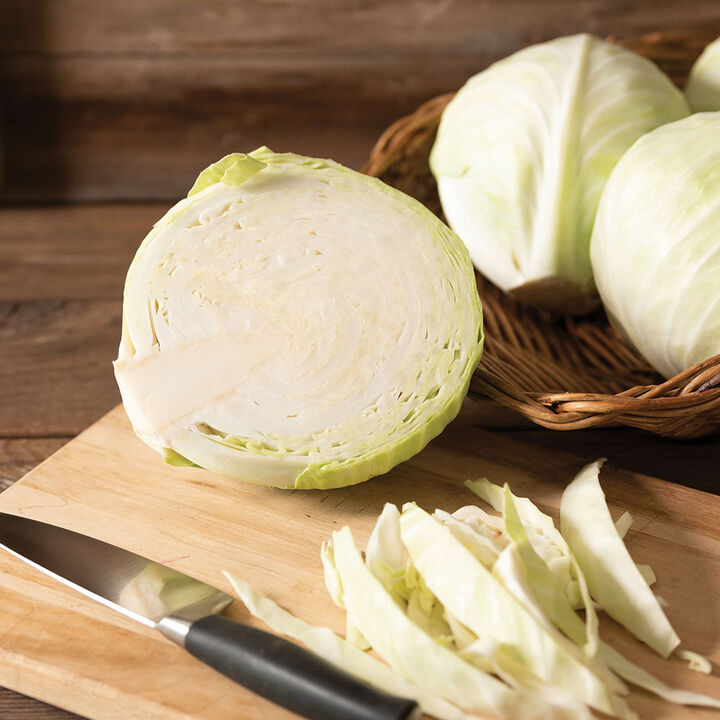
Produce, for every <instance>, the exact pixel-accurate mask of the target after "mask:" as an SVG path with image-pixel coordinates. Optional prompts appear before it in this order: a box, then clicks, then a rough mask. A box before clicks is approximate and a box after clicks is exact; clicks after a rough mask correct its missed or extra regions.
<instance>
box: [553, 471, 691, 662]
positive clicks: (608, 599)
mask: <svg viewBox="0 0 720 720" xmlns="http://www.w3.org/2000/svg"><path fill="white" fill-rule="evenodd" d="M602 463H603V460H597V461H595V462H594V463H590V464H589V465H587V466H586V467H584V468H583V469H582V470H581V471H580V472H579V473H578V475H577V477H576V478H575V479H574V480H573V481H572V482H571V483H570V484H569V485H568V486H567V488H566V489H565V491H564V492H563V495H562V500H561V504H560V522H561V526H562V533H563V536H564V537H565V538H566V540H567V542H568V545H569V546H570V549H571V550H572V551H573V554H574V555H575V557H576V558H577V561H578V563H579V565H580V567H581V568H582V570H583V573H584V574H585V577H586V578H587V582H588V586H589V588H590V592H591V593H592V596H593V597H594V598H595V599H596V600H597V601H598V603H600V605H601V606H602V608H603V610H605V611H606V612H607V613H608V615H610V616H611V617H613V618H614V619H615V620H617V621H618V622H619V623H620V624H621V625H624V626H625V627H626V628H627V629H628V630H629V631H630V632H631V633H633V634H634V635H635V636H636V637H637V638H639V639H640V640H642V641H643V642H644V643H646V644H647V645H649V646H650V647H651V648H653V650H655V651H656V652H658V653H659V654H660V655H662V656H663V657H667V656H668V655H670V653H671V652H672V651H673V650H674V649H675V648H676V647H677V646H678V645H679V644H680V639H679V638H678V636H677V634H676V633H675V631H674V630H673V628H672V626H671V625H670V621H669V620H668V619H667V616H666V615H665V613H664V612H663V610H662V608H661V607H660V604H659V603H658V601H657V598H656V597H655V595H654V594H653V592H652V590H651V589H650V587H649V586H648V584H647V582H646V580H645V578H644V577H643V575H642V573H641V572H640V571H639V570H638V568H637V566H636V565H635V563H634V562H633V559H632V558H631V557H630V553H629V552H628V551H627V548H626V547H625V544H624V543H623V541H622V538H621V537H620V536H619V535H618V532H617V530H616V528H615V524H614V523H613V521H612V518H611V517H610V511H609V510H608V507H607V504H606V502H605V494H604V493H603V491H602V488H601V487H600V481H599V478H598V475H599V472H600V466H601V465H602Z"/></svg>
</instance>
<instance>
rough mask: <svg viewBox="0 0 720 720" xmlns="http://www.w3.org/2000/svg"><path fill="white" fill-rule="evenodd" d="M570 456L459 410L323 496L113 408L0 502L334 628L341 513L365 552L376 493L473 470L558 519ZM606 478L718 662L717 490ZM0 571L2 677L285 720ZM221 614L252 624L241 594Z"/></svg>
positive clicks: (660, 667) (450, 505)
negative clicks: (184, 459)
mask: <svg viewBox="0 0 720 720" xmlns="http://www.w3.org/2000/svg"><path fill="white" fill-rule="evenodd" d="M579 465H580V463H579V462H578V461H577V459H574V458H572V457H568V456H566V455H563V454H560V453H557V452H548V451H545V450H540V449H537V448H533V447H531V446H528V445H524V444H522V443H517V442H513V441H511V440H508V439H506V438H503V437H500V436H491V435H488V434H486V433H482V432H481V431H478V430H477V429H475V428H473V427H472V426H470V425H467V424H466V423H465V422H464V421H463V419H462V418H461V420H460V422H458V423H456V424H454V425H453V426H451V428H450V429H449V430H448V431H447V432H446V433H444V434H443V435H442V436H441V438H438V439H437V440H436V441H434V442H433V443H431V445H430V446H429V447H428V448H427V449H426V450H425V451H424V452H423V453H421V454H420V455H418V456H417V457H416V458H414V459H413V460H411V461H410V462H408V463H405V464H403V465H401V466H399V467H398V468H396V469H395V470H393V471H392V472H391V473H389V474H388V475H386V476H384V477H382V478H377V479H375V480H372V481H370V482H367V483H363V484H361V485H358V486H354V487H350V488H345V489H341V490H336V491H330V492H322V491H315V492H313V491H309V492H308V491H306V492H301V491H296V492H283V491H278V490H272V489H267V488H260V487H255V486H252V485H248V484H242V483H238V482H237V481H233V480H229V479H225V478H222V477H220V476H217V475H213V474H211V473H208V472H206V471H203V470H199V469H177V468H170V467H168V466H166V465H164V464H163V463H162V462H161V461H160V459H159V456H157V455H156V454H155V453H154V452H153V451H151V450H150V449H149V448H147V447H146V446H144V445H142V444H141V443H140V442H139V441H138V440H137V438H135V436H134V435H133V433H132V431H131V429H130V427H129V425H128V423H127V420H126V418H125V415H124V413H123V411H122V409H121V408H118V409H117V410H115V411H113V412H112V413H110V414H109V415H108V416H107V417H106V418H104V419H103V420H102V421H100V422H99V423H98V424H96V425H94V426H93V427H91V428H90V429H89V430H87V431H86V432H85V433H83V434H82V435H81V436H80V437H78V438H77V439H75V440H73V441H72V442H71V443H70V444H69V445H67V446H66V447H64V448H63V449H62V450H60V451H59V452H58V453H57V454H56V455H55V456H53V458H52V459H51V460H49V461H48V462H46V463H44V464H43V465H41V466H40V467H38V468H37V469H36V470H34V471H33V472H31V473H30V474H29V475H28V476H27V477H26V478H24V479H23V480H22V481H20V482H19V483H16V484H15V485H14V486H13V487H12V488H11V489H10V490H8V491H6V492H5V493H3V494H2V496H0V508H2V509H3V510H4V511H10V512H17V513H19V514H22V515H26V516H30V517H35V518H36V519H40V520H46V521H50V522H53V523H56V524H60V525H63V526H66V527H70V528H72V529H75V530H80V531H83V532H86V533H88V534H91V535H94V536H96V537H100V538H102V539H105V540H108V541H110V542H113V543H116V544H120V545H123V546H124V547H127V548H128V549H130V550H133V551H137V552H142V553H144V554H146V555H148V556H150V557H152V558H153V559H156V560H159V561H161V562H164V563H166V564H169V565H171V566H173V567H175V568H177V569H178V570H181V571H184V572H188V573H190V574H192V575H195V576H196V577H198V578H199V579H201V580H204V581H207V582H211V583H214V584H217V585H219V586H220V587H222V588H224V589H228V588H227V583H226V582H225V580H224V579H223V578H222V576H221V575H220V571H221V570H222V569H228V570H230V571H232V572H234V573H236V574H238V575H241V576H243V577H245V578H246V579H248V581H249V582H251V583H252V584H253V585H254V586H255V587H257V589H258V590H260V591H261V592H263V593H267V594H269V595H270V596H271V597H273V598H274V599H276V600H277V601H278V602H280V603H281V604H282V605H284V606H286V607H288V608H291V609H292V610H293V611H295V612H296V613H298V614H299V615H300V616H302V617H303V618H305V619H307V620H308V621H310V622H314V623H322V624H327V625H329V626H331V627H333V628H334V629H335V630H337V631H341V630H342V628H343V625H344V620H343V615H342V612H341V611H340V610H339V609H338V608H336V607H335V606H334V605H333V604H332V602H331V600H330V598H329V596H328V595H327V592H326V590H325V588H324V586H323V581H322V568H321V565H320V561H319V557H318V550H319V545H320V542H321V541H322V540H323V539H325V538H327V537H328V535H329V534H330V533H331V531H332V530H334V529H337V528H339V527H340V526H342V525H343V524H346V523H347V524H350V526H351V528H352V530H353V532H354V534H355V536H356V539H357V541H358V543H360V544H362V545H364V543H365V541H366V539H367V536H368V533H369V530H370V528H371V526H372V523H373V520H374V518H375V517H376V515H377V513H378V512H379V511H380V509H381V508H382V505H383V503H384V502H386V501H387V502H394V503H402V502H404V501H408V500H416V501H418V502H419V503H420V504H421V505H422V506H423V507H426V508H429V509H432V508H434V507H442V508H444V509H447V510H452V509H455V508H457V507H458V506H460V505H461V504H466V503H467V502H472V496H470V495H469V493H468V491H467V490H465V488H464V487H463V486H462V481H463V480H464V479H465V478H467V477H476V476H481V475H485V476H487V477H489V478H490V479H492V480H495V481H496V482H504V481H507V482H509V483H510V484H511V486H512V487H513V489H514V490H515V491H516V492H518V493H519V494H522V495H531V496H532V497H533V498H534V499H535V500H536V501H537V502H538V504H539V505H540V506H541V507H542V508H543V509H545V510H548V511H552V512H556V511H557V508H558V503H559V495H560V491H561V489H562V488H563V487H564V485H565V483H566V482H567V481H568V480H569V479H570V477H572V475H573V474H574V472H575V471H576V470H577V469H578V468H579ZM603 486H604V488H605V490H606V492H607V496H608V499H609V503H610V505H611V509H612V510H613V512H614V513H615V514H619V513H620V512H622V510H625V509H629V510H631V511H632V513H633V515H634V517H635V525H634V526H633V529H632V530H631V532H630V534H629V536H628V543H629V546H630V548H631V551H632V552H633V553H634V555H635V556H636V558H637V560H638V561H639V562H649V563H651V564H652V565H653V567H654V568H655V570H656V572H657V575H658V578H659V580H658V585H657V591H658V592H659V593H660V594H661V595H663V597H665V598H666V599H667V600H668V602H669V603H670V606H669V610H668V613H669V616H670V618H671V621H672V622H673V623H674V625H675V626H676V629H677V631H678V633H679V634H680V636H681V637H683V638H684V639H685V641H686V642H687V645H688V647H692V648H693V649H695V650H697V651H699V652H702V653H704V654H705V655H707V656H709V657H710V658H712V660H713V661H714V662H715V663H719V662H720V636H719V635H718V628H720V499H718V498H716V497H713V496H710V495H706V494H703V493H699V492H698V491H695V490H690V489H687V488H682V487H679V486H675V485H670V484H667V483H664V482H662V481H659V480H655V479H652V478H648V477H645V476H640V475H633V474H632V473H627V472H623V471H619V470H615V469H613V468H609V469H607V470H606V471H605V472H604V473H603ZM0 573H2V576H3V582H2V584H1V589H0V602H1V603H2V605H3V608H4V609H5V610H4V612H3V613H2V614H1V615H0V633H2V636H3V643H2V647H1V648H0V682H2V683H3V684H4V685H6V686H8V687H11V688H13V689H17V690H19V691H21V692H25V693H28V694H31V695H35V696H36V697H39V698H40V699H43V700H46V701H49V702H51V703H53V704H56V705H60V706H62V707H65V708H68V709H70V710H73V711H75V712H79V713H82V714H84V715H89V716H91V717H96V718H127V717H143V718H163V719H172V718H190V717H193V718H214V719H216V720H222V718H226V717H227V718H230V717H232V718H237V717H242V718H244V719H254V718H258V719H259V718H264V719H265V720H268V719H269V718H281V717H283V718H284V717H289V716H288V715H287V713H284V712H281V711H277V710H275V709H274V708H272V707H271V706H270V705H268V704H267V703H265V702H264V701H261V700H259V699H257V698H253V697H251V696H250V695H249V694H248V693H246V692H245V691H244V690H242V689H241V688H239V687H238V686H235V685H233V683H231V682H229V681H226V680H225V679H224V678H221V677H220V676H218V675H216V674H215V673H213V672H212V671H211V670H208V669H207V668H205V667H203V666H201V665H200V664H198V663H197V662H196V661H194V660H193V659H191V658H189V657H188V656H186V655H184V654H183V653H182V651H180V650H179V649H177V648H175V647H174V646H172V645H170V644H169V643H167V642H166V641H164V640H163V639H162V638H160V637H159V636H157V635H155V634H153V632H152V631H150V630H148V629H146V628H144V627H142V626H138V625H136V624H133V623H132V622H131V621H130V620H127V619H126V618H124V617H122V616H119V615H116V614H115V613H112V612H111V611H109V610H108V609H107V608H104V607H102V606H99V605H97V604H95V603H93V602H91V601H88V600H86V599H85V598H82V597H81V596H79V595H77V594H76V593H73V592H72V591H70V590H67V589H65V588H64V587H62V586H60V585H58V584H57V583H55V582H53V581H52V580H50V579H49V578H45V577H44V576H42V575H41V574H39V573H37V571H34V570H32V569H31V568H28V567H26V566H24V565H23V564H22V563H20V562H18V561H16V560H15V559H14V558H10V557H4V556H0ZM231 616H232V617H234V618H236V619H246V613H245V612H244V611H243V609H242V607H241V606H240V604H239V603H236V604H235V605H234V606H233V607H232V608H231ZM603 625H604V632H603V634H604V636H605V637H606V638H607V639H609V640H610V641H611V642H612V643H613V644H616V645H618V646H619V647H621V648H622V650H623V652H626V653H627V654H628V655H629V656H630V657H631V658H633V659H635V660H637V661H640V662H642V664H643V665H644V666H646V667H647V668H648V669H650V670H651V671H653V672H656V673H657V674H658V675H659V676H660V677H662V678H663V679H665V680H666V681H669V682H674V683H677V684H679V685H681V686H683V687H688V688H694V689H697V690H703V691H705V692H714V693H716V694H720V677H718V675H717V674H714V675H712V676H709V677H708V676H702V675H699V674H697V673H692V672H689V671H688V670H687V668H686V665H685V663H683V662H681V661H675V660H672V661H668V662H663V661H661V660H660V659H658V658H657V657H656V656H654V655H653V653H652V652H651V651H650V650H648V649H647V648H644V647H641V646H640V644H639V643H636V642H634V641H632V640H631V639H629V638H627V637H626V635H627V633H625V632H624V631H620V630H619V629H618V628H617V627H616V626H615V625H614V624H613V623H611V622H610V621H608V620H606V619H603ZM158 668H162V669H163V670H162V672H159V671H158ZM631 703H632V705H633V706H634V707H635V708H636V709H638V710H639V711H640V712H641V713H643V714H644V716H645V717H648V718H649V717H652V718H691V719H697V720H700V719H704V718H709V717H711V714H710V713H708V712H706V711H705V712H704V711H701V710H695V709H688V708H677V707H676V706H672V705H669V704H667V703H662V702H659V701H657V700H655V699H653V698H651V697H649V696H647V695H644V694H641V693H633V694H632V696H631ZM238 708H242V710H241V711H240V714H238Z"/></svg>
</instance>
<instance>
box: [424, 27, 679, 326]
mask: <svg viewBox="0 0 720 720" xmlns="http://www.w3.org/2000/svg"><path fill="white" fill-rule="evenodd" d="M687 114H688V108H687V103H686V101H685V98H684V96H683V95H682V93H681V92H680V91H679V90H678V89H677V88H676V87H674V86H673V84H672V83H671V82H670V80H669V79H668V78H667V77H666V76H665V75H664V74H663V73H662V72H661V71H660V70H659V69H658V68H657V67H656V66H655V65H653V64H652V63H651V62H649V61H648V60H646V59H644V58H641V57H639V56H638V55H636V54H634V53H632V52H630V51H628V50H625V49H623V48H621V47H618V46H616V45H610V44H608V43H605V42H603V41H601V40H599V39H597V38H595V37H592V36H590V35H575V36H572V37H563V38H558V39H556V40H553V41H551V42H546V43H543V44H541V45H534V46H532V47H528V48H526V49H524V50H521V51H520V52H517V53H515V54H514V55H511V56H510V57H508V58H506V59H504V60H501V61H500V62H498V63H495V64H494V65H492V66H491V67H489V68H488V69H487V70H484V71H483V72H481V73H479V74H478V75H476V76H475V77H473V78H471V79H470V80H469V81H468V82H467V83H466V85H465V86H464V87H463V88H462V89H461V90H460V91H459V92H458V94H457V95H456V96H455V98H453V100H452V101H451V102H450V104H449V105H448V106H447V108H446V110H445V112H444V113H443V116H442V120H441V122H440V127H439V130H438V135H437V139H436V142H435V145H434V147H433V149H432V154H431V157H430V167H431V169H432V171H433V174H434V175H435V177H436V179H437V183H438V190H439V193H440V199H441V201H442V206H443V210H444V212H445V216H446V217H447V219H448V221H449V223H450V225H451V226H452V227H453V229H454V230H455V231H456V232H457V233H458V234H459V235H460V237H461V238H462V239H463V241H464V242H465V244H466V245H467V247H468V248H469V250H470V254H471V256H472V259H473V262H474V263H475V265H476V267H477V268H478V269H479V270H480V271H481V272H482V273H483V274H485V275H486V276H487V277H488V278H490V280H492V281H493V282H494V283H495V284H496V285H498V286H499V287H500V288H502V289H503V290H505V291H506V292H509V293H510V294H511V295H512V296H514V297H517V298H518V299H520V300H523V301H526V302H530V303H532V304H535V305H539V306H543V307H547V308H550V309H555V310H562V311H566V312H571V313H581V312H585V311H587V310H589V309H591V308H592V307H593V306H594V305H595V304H596V303H597V296H596V291H595V285H594V282H593V277H592V271H591V268H590V257H589V244H590V236H591V233H592V228H593V222H594V220H595V212H596V210H597V205H598V202H599V201H600V195H601V194H602V191H603V188H604V186H605V182H606V181H607V178H608V176H609V175H610V172H611V170H612V169H613V167H614V166H615V164H616V163H617V161H618V160H619V159H620V158H621V157H622V155H623V153H625V151H626V150H627V149H628V148H629V147H630V146H631V145H632V144H633V143H634V142H635V141H636V140H637V139H638V138H639V137H640V136H642V135H644V134H645V133H646V132H648V131H649V130H652V129H653V128H655V127H657V126H658V125H662V124H664V123H667V122H671V121H673V120H678V119H679V118H682V117H685V116H686V115H687Z"/></svg>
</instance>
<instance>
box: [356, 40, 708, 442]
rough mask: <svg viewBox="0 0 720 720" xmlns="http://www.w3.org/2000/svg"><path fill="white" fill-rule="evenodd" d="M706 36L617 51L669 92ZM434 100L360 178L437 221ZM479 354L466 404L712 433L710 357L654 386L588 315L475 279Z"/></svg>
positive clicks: (566, 423) (392, 137)
mask: <svg viewBox="0 0 720 720" xmlns="http://www.w3.org/2000/svg"><path fill="white" fill-rule="evenodd" d="M714 37H715V34H711V35H710V34H706V33H699V32H689V31H688V32H682V33H680V32H678V33H653V34H652V35H646V36H643V37H641V38H636V39H629V40H622V41H617V40H615V39H614V38H609V39H610V40H611V41H613V42H618V43H619V44H621V45H623V46H624V47H627V48H630V49H632V50H634V51H635V52H638V53H640V54H641V55H644V56H646V57H648V58H650V59H652V60H654V61H655V62H656V63H657V64H658V65H659V66H660V67H661V68H662V69H663V70H664V71H665V72H666V73H667V74H668V75H669V76H670V77H671V78H672V79H673V80H674V81H675V82H676V83H677V84H678V85H681V86H682V84H683V83H684V81H685V79H686V78H687V74H688V72H689V70H690V66H691V65H692V63H693V62H694V60H695V58H696V57H697V56H698V55H699V54H700V51H701V50H702V48H703V47H705V45H706V44H707V43H708V42H709V41H710V40H712V39H714ZM451 97H452V93H450V94H447V95H442V96H440V97H437V98H435V99H433V100H430V101H429V102H427V103H425V104H424V105H423V106H422V107H420V108H419V109H418V110H416V111H415V112H414V113H413V114H412V115H408V116H407V117H404V118H401V119H400V120H398V121H397V122H396V123H394V124H393V125H392V126H390V127H389V128H388V129H387V130H386V131H385V132H384V133H383V135H382V136H381V137H380V139H379V140H378V141H377V143H376V145H375V147H374V148H373V150H372V153H371V156H370V161H369V163H368V165H367V167H366V168H365V172H367V173H368V174H370V175H374V176H376V177H380V178H382V179H383V180H385V181H386V182H388V183H389V184H391V185H394V186H395V187H397V188H400V189H401V190H403V191H404V192H406V193H408V194H409V195H412V196H413V197H416V198H417V199H418V200H420V201H421V202H423V203H424V204H425V205H427V206H428V207H429V208H430V209H431V210H432V211H433V212H435V213H437V214H441V210H440V201H439V199H438V195H437V189H436V186H435V181H434V179H433V177H432V175H431V174H430V170H429V168H428V155H429V153H430V148H431V147H432V144H433V141H434V139H435V132H436V130H437V126H438V122H439V120H440V115H441V113H442V111H443V109H444V107H445V106H446V105H447V103H448V102H449V100H450V98H451ZM478 289H479V291H480V296H481V298H482V302H483V309H484V313H485V332H486V345H485V352H484V354H483V359H482V362H481V364H480V366H479V367H478V368H477V370H476V371H475V374H474V376H473V379H472V382H471V385H470V393H471V395H486V396H489V397H491V398H493V399H494V400H495V401H497V402H498V403H500V404H501V405H505V406H506V407H509V408H512V409H513V410H516V411H517V412H519V413H521V414H522V415H524V416H525V417H527V418H529V419H530V420H532V421H533V422H535V423H537V424H538V425H542V426H543V427H547V428H552V429H554V430H576V429H578V428H586V427H597V426H600V425H603V426H611V425H630V426H632V427H637V428H643V429H645V430H649V431H651V432H654V433H658V434H660V435H666V436H672V437H677V438H692V437H700V436H702V435H708V434H710V433H713V432H717V431H718V430H719V429H720V355H717V356H715V357H713V358H710V359H709V360H706V361H704V362H702V363H699V364H697V365H695V366H694V367H691V368H689V369H688V370H686V371H685V372H682V373H680V374H679V375H676V376H675V377H673V378H671V379H670V380H667V381H664V380H663V378H662V377H660V376H659V375H658V374H657V372H655V370H653V369H652V368H651V367H650V366H649V365H648V363H647V362H646V361H645V360H644V359H643V358H642V357H641V356H640V355H638V353H637V352H636V351H635V350H633V349H632V348H630V347H629V346H628V344H627V343H626V342H625V341H624V340H623V339H622V337H621V336H620V335H619V334H618V333H617V332H615V331H614V330H613V329H612V328H611V327H610V325H609V323H608V321H607V318H606V316H605V314H604V313H603V312H602V311H597V312H595V313H593V314H592V315H589V316H585V317H582V318H572V317H568V316H561V315H557V314H552V313H549V312H546V311H540V310H536V309H534V308H530V307H526V306H523V305H521V304H519V303H518V302H516V301H513V300H511V299H510V298H509V297H507V296H506V295H504V294H503V293H502V292H501V291H500V290H498V289H497V288H496V287H495V286H493V285H492V284H491V283H490V282H489V281H488V280H486V279H484V278H481V277H480V276H478Z"/></svg>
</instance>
